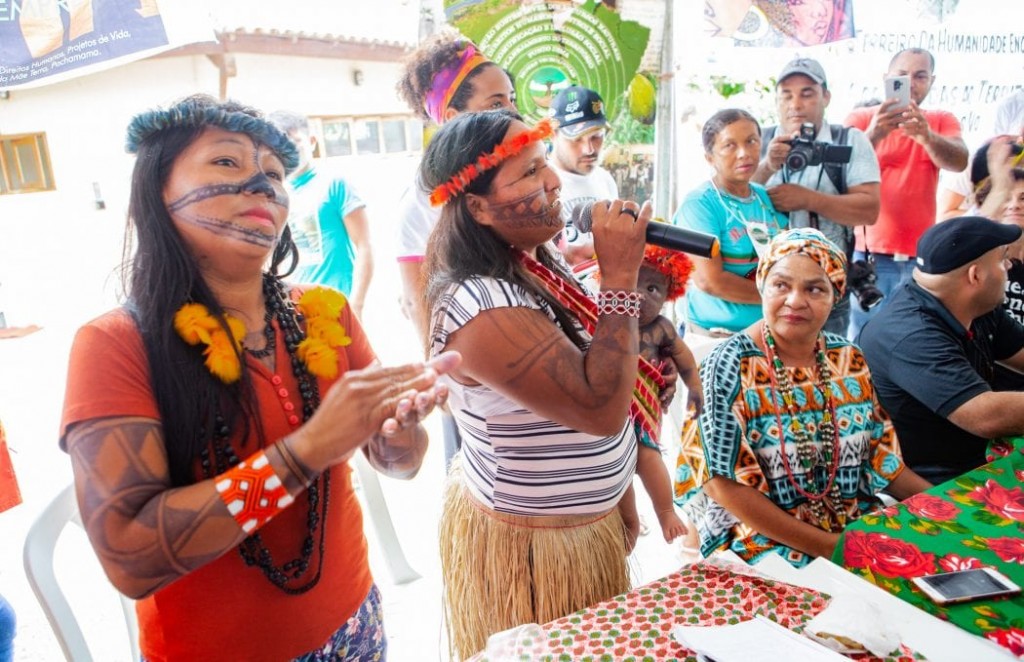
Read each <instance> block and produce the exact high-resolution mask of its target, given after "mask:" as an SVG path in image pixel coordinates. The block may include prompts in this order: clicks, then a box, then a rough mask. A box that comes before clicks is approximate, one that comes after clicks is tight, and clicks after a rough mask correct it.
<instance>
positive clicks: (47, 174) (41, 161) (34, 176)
mask: <svg viewBox="0 0 1024 662" xmlns="http://www.w3.org/2000/svg"><path fill="white" fill-rule="evenodd" d="M54 188H56V187H55V186H54V183H53V171H52V170H51V169H50V153H49V150H48V149H47V147H46V134H45V133H23V134H14V135H6V136H5V135H2V134H0V195H5V194H9V193H34V192H36V191H52V190H54Z"/></svg>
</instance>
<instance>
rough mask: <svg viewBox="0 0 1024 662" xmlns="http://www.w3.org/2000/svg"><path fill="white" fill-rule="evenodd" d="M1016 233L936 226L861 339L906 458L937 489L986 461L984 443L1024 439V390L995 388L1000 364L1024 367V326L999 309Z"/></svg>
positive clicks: (1010, 228) (989, 226) (976, 222)
mask: <svg viewBox="0 0 1024 662" xmlns="http://www.w3.org/2000/svg"><path fill="white" fill-rule="evenodd" d="M1020 236H1021V229H1020V228H1019V227H1017V226H1015V225H1003V224H1000V223H996V222H994V221H990V220H988V219H986V218H981V217H978V216H964V217H961V218H954V219H950V220H948V221H943V222H942V223H939V224H938V225H934V226H932V227H931V228H930V229H929V230H928V231H927V232H925V233H924V235H922V236H921V239H920V240H919V241H918V242H917V258H916V262H915V268H914V273H913V280H912V281H910V282H906V283H904V284H903V285H901V286H900V287H899V288H897V289H896V291H895V292H894V293H893V294H892V297H891V301H890V302H889V304H888V305H887V306H886V307H885V308H883V309H882V310H881V311H879V313H878V315H876V316H875V317H874V318H873V319H872V320H871V321H869V322H868V324H867V325H866V326H865V327H864V329H863V331H862V332H861V334H860V338H859V344H860V346H861V348H862V349H863V350H864V356H865V357H866V358H867V361H868V366H869V367H870V368H871V375H872V380H873V381H874V384H875V390H876V392H877V393H878V397H879V400H881V403H882V406H883V407H884V408H885V410H886V411H887V412H888V413H889V415H890V416H891V417H892V422H893V425H894V426H895V427H896V434H897V436H898V437H899V440H900V446H901V447H902V448H903V457H904V459H905V460H906V463H907V465H908V466H910V467H911V468H912V469H913V470H914V471H916V472H917V473H918V474H920V475H921V476H922V477H924V478H925V479H927V480H930V481H932V482H933V483H940V482H944V481H946V480H949V479H951V478H954V477H956V476H958V475H960V474H962V473H964V472H966V471H970V470H971V469H974V468H976V467H979V466H981V465H982V464H984V462H985V446H986V444H987V442H988V440H989V439H993V438H995V437H1003V436H1009V435H1018V434H1022V433H1024V393H1020V392H1015V391H1014V392H997V391H995V390H994V389H993V383H994V377H995V367H996V366H995V362H996V361H999V362H1000V363H1002V364H1004V365H1006V366H1009V367H1010V368H1013V369H1016V370H1024V326H1021V325H1020V324H1019V323H1018V322H1016V321H1015V320H1014V319H1013V318H1012V317H1010V316H1009V315H1007V314H1006V312H1005V311H1004V310H1002V309H1001V308H1000V304H1002V302H1003V292H1004V288H1005V285H1006V271H1007V268H1008V260H1007V259H1006V255H1007V249H1008V247H1009V245H1010V244H1012V243H1013V242H1015V241H1017V239H1019V238H1020Z"/></svg>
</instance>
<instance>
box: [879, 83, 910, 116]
mask: <svg viewBox="0 0 1024 662" xmlns="http://www.w3.org/2000/svg"><path fill="white" fill-rule="evenodd" d="M885 98H886V99H896V105H895V106H893V107H892V108H891V109H890V110H899V109H900V108H906V107H907V106H909V105H910V76H886V77H885Z"/></svg>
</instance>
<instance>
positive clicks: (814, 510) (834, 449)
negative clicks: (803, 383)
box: [761, 322, 846, 531]
mask: <svg viewBox="0 0 1024 662" xmlns="http://www.w3.org/2000/svg"><path fill="white" fill-rule="evenodd" d="M761 337H762V338H763V340H764V349H765V355H766V357H767V358H768V362H769V363H770V364H771V368H772V369H771V370H770V371H769V372H768V375H769V378H770V379H771V384H772V390H773V391H775V392H776V393H778V394H779V396H780V397H781V398H782V403H783V405H784V406H785V407H786V410H787V411H788V412H789V419H790V424H789V430H790V431H791V432H792V433H793V436H794V437H795V438H796V455H797V458H798V459H799V461H800V466H801V467H803V469H804V472H805V475H806V476H807V477H808V478H807V480H808V482H809V483H810V484H811V485H813V488H812V489H818V487H819V481H818V471H817V469H818V468H819V467H820V468H823V469H825V468H827V469H828V473H829V477H828V483H827V484H826V485H825V487H824V488H822V489H821V490H820V491H818V492H816V493H815V492H811V491H808V490H806V489H804V488H803V487H802V486H801V485H800V483H799V481H797V479H796V476H794V475H793V468H792V466H791V465H790V463H789V455H787V453H786V434H785V427H784V426H783V425H782V414H781V413H780V412H779V409H778V408H777V407H774V409H775V419H776V422H777V423H778V426H779V442H780V444H781V453H782V465H783V467H785V469H786V477H787V478H788V479H789V482H790V484H792V485H793V487H794V488H795V489H796V491H797V492H798V493H799V494H800V495H801V496H803V497H804V498H805V499H807V505H808V507H809V508H810V510H811V514H812V515H814V518H815V519H816V520H817V522H818V527H819V528H821V529H824V530H826V531H841V530H842V529H843V528H845V526H846V511H845V509H844V508H843V503H842V495H841V494H840V493H839V485H838V483H837V482H836V474H837V473H838V471H839V429H838V427H837V426H836V422H835V421H836V408H835V399H834V398H833V397H832V371H831V370H829V367H828V361H827V360H826V358H825V343H824V341H823V340H822V337H821V334H819V335H818V339H817V341H815V345H814V350H815V351H814V357H815V362H816V364H817V368H818V370H817V372H818V379H819V381H820V384H819V385H818V388H819V390H820V391H821V393H822V396H823V397H824V399H825V410H824V411H823V412H822V418H821V424H820V425H819V426H818V429H819V434H818V438H819V439H823V443H822V450H821V452H819V451H818V450H817V449H816V448H815V446H814V440H813V439H812V437H811V433H810V431H809V430H808V429H807V428H806V427H805V426H804V425H803V423H801V422H800V418H799V417H798V415H797V413H798V412H797V406H796V398H794V397H793V385H792V384H791V383H790V381H789V375H788V374H787V373H786V366H785V365H784V364H783V363H782V359H780V358H779V355H778V352H777V351H776V347H775V337H774V336H772V333H771V331H770V330H769V329H768V325H767V324H766V323H764V322H762V323H761ZM774 401H775V399H774V398H773V399H772V402H773V403H774ZM825 440H829V441H831V443H827V442H826V441H825ZM830 465H831V466H830ZM826 502H827V504H828V508H829V509H830V510H832V512H833V513H835V515H836V519H837V520H838V522H837V523H838V528H836V527H834V526H833V525H832V518H830V517H829V516H828V513H827V512H826Z"/></svg>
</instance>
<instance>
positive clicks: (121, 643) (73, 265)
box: [0, 158, 685, 662]
mask: <svg viewBox="0 0 1024 662" xmlns="http://www.w3.org/2000/svg"><path fill="white" fill-rule="evenodd" d="M414 166H415V160H413V159H409V158H402V159H392V160H382V162H381V163H380V164H371V165H370V166H366V167H364V166H363V164H360V168H359V169H358V170H356V169H355V168H353V169H352V173H353V174H352V176H351V177H352V179H353V180H354V181H355V183H356V185H357V186H359V189H360V191H361V193H362V194H363V198H364V199H365V200H366V201H367V204H368V212H369V214H370V218H371V222H372V223H373V232H372V236H373V242H374V247H375V255H376V264H377V267H376V273H375V276H374V280H373V284H372V286H371V291H370V296H369V299H368V302H367V305H366V311H365V320H364V324H365V326H366V328H367V331H368V334H369V337H370V339H371V342H372V343H373V345H374V348H375V349H376V351H377V353H378V355H379V356H380V358H381V360H382V361H383V362H385V363H397V362H403V361H409V360H415V359H417V358H418V356H419V347H418V343H417V342H416V341H415V339H414V336H413V331H412V326H411V325H410V324H409V322H408V321H406V320H405V319H404V318H403V317H402V315H401V312H400V310H399V308H398V294H399V292H400V283H399V279H398V272H397V268H396V267H395V260H394V254H395V247H394V245H393V244H394V238H395V237H396V236H397V230H396V227H397V223H396V221H395V214H394V208H395V205H396V204H397V200H398V196H399V194H400V192H401V190H402V189H404V186H405V182H408V181H410V179H411V173H412V169H413V167H414ZM396 182H397V183H396ZM109 213H110V215H111V216H112V217H113V216H115V215H116V214H123V212H117V211H111V212H109ZM119 238H120V221H118V220H117V219H116V218H108V219H106V220H104V222H103V226H102V227H101V228H100V231H90V232H77V233H75V234H70V233H69V234H68V235H67V236H64V237H60V236H56V237H52V238H49V240H50V241H51V242H52V245H51V248H52V249H53V250H55V251H58V252H59V253H66V254H68V255H78V256H82V259H81V260H75V261H73V262H70V261H69V262H68V263H67V266H65V267H60V266H59V265H60V264H62V263H58V266H57V269H58V270H61V271H63V273H62V274H58V277H60V278H64V279H70V280H69V281H68V282H69V286H70V285H73V286H74V288H75V291H76V292H80V291H81V292H88V293H89V295H88V296H74V297H68V299H67V300H66V301H61V302H59V305H57V304H55V305H54V307H53V308H52V310H48V314H50V316H49V317H47V318H46V319H24V318H23V316H20V315H19V301H18V298H17V296H14V297H12V296H10V295H8V296H7V297H6V298H5V299H4V306H5V307H7V308H6V312H7V320H8V323H9V324H12V325H15V324H16V325H19V326H28V325H29V324H32V323H38V324H40V325H41V326H42V327H43V328H42V330H40V331H38V332H35V333H32V334H29V335H25V336H21V337H8V338H0V375H2V379H0V420H3V422H4V426H5V427H6V428H7V435H8V443H9V445H10V448H11V451H12V454H13V461H14V465H15V470H16V472H17V474H18V478H19V482H20V484H21V489H22V492H23V495H24V504H23V505H21V506H19V507H17V508H14V509H13V510H10V511H8V512H6V513H3V514H0V594H2V595H4V596H5V597H6V598H7V599H8V600H9V601H10V602H11V603H12V604H13V605H14V608H15V610H16V612H17V615H18V619H19V627H18V636H17V638H16V640H15V649H16V650H15V659H16V660H59V659H61V651H60V649H59V647H58V645H57V643H56V640H55V639H54V636H53V634H52V632H51V630H50V628H49V625H48V623H47V622H46V619H45V617H44V615H43V613H42V611H41V609H40V608H39V606H38V604H37V602H36V600H35V597H34V595H33V593H32V591H31V589H30V588H29V586H28V583H27V581H26V579H25V575H24V571H23V567H22V560H21V555H22V545H23V542H24V537H25V534H26V532H27V531H28V528H29V526H30V525H31V523H32V521H33V520H34V519H35V517H36V516H37V515H38V513H39V512H40V511H41V510H42V509H43V508H44V507H45V506H46V504H48V503H49V502H50V500H51V499H52V498H53V497H54V496H55V495H56V494H57V493H59V492H60V491H61V489H62V488H63V487H65V486H66V485H67V484H68V483H69V482H70V481H71V469H70V463H69V462H68V459H67V456H66V455H65V454H64V453H63V452H61V451H60V450H59V449H58V447H57V436H58V426H59V422H60V411H61V406H62V402H63V395H64V380H65V371H66V365H67V354H68V348H69V347H70V343H71V340H72V337H73V334H74V330H75V329H76V328H77V327H78V326H79V325H80V324H81V323H83V322H84V321H86V320H88V319H90V318H91V317H93V316H95V315H96V314H98V313H99V312H101V311H103V310H105V309H107V308H109V307H111V306H113V305H115V303H116V298H115V295H114V292H115V291H116V290H115V283H116V281H115V279H112V278H111V272H112V268H113V266H114V264H116V260H117V258H118V257H119V255H120V244H119ZM0 239H2V237H0ZM60 242H64V244H61V243H60ZM73 242H75V243H74V244H73ZM82 242H86V243H84V244H83V243H82ZM90 242H91V243H90ZM85 256H87V258H88V259H85ZM54 267H55V264H54V263H53V262H51V261H48V262H46V263H45V264H40V266H39V269H40V273H25V272H19V273H17V274H10V273H8V274H6V277H5V283H4V285H5V286H8V288H7V289H8V291H9V292H11V291H13V292H15V293H17V292H19V291H20V292H30V291H31V284H32V283H33V282H34V279H36V278H38V277H41V276H44V275H45V276H46V277H49V278H53V277H54V273H53V269H54ZM43 272H45V274H44V273H43ZM12 276H13V280H12ZM71 280H73V281H75V282H74V283H72V282H71ZM27 307H28V306H27V305H26V306H24V307H23V308H22V310H24V309H25V308H27ZM33 309H38V308H37V307H34V308H33ZM682 390H683V389H682V388H681V389H680V391H682ZM684 396H685V393H680V394H679V395H678V396H677V398H682V397H684ZM427 427H428V429H429V431H430V434H431V439H433V440H440V421H439V418H438V417H436V416H434V417H431V418H430V419H429V420H428V422H427ZM675 438H676V435H675V427H674V425H673V424H672V423H669V424H667V425H666V430H665V439H664V440H665V441H666V442H670V441H671V440H674V439H675ZM669 458H671V454H670V455H669ZM668 461H670V459H669V460H668ZM442 480H443V452H442V448H441V444H440V443H433V444H432V445H431V447H430V451H429V452H428V454H427V458H426V461H425V464H424V466H423V469H422V470H421V472H420V474H419V476H417V477H416V478H415V479H414V480H412V481H408V482H402V481H395V480H390V479H387V478H382V479H381V483H382V485H383V490H384V493H385V496H386V498H387V502H388V504H389V506H390V509H391V515H392V517H393V520H394V523H395V527H396V529H397V531H398V535H399V538H400V541H401V544H402V546H403V548H404V550H405V553H406V555H407V557H408V559H409V562H410V564H411V565H412V567H413V568H414V569H415V570H416V571H418V573H419V574H420V575H422V578H421V579H418V580H416V581H414V582H411V583H408V584H404V585H396V584H394V583H393V582H392V580H391V577H390V576H389V573H388V569H387V567H386V565H385V563H384V561H383V558H382V556H381V551H380V545H379V544H378V541H377V540H376V538H375V536H374V531H373V528H372V526H371V525H370V523H369V522H367V536H368V538H369V540H370V553H371V565H372V566H373V569H374V573H375V576H376V578H377V581H378V584H379V585H380V588H381V591H382V593H383V596H384V610H385V619H386V628H387V632H388V638H389V641H390V655H389V657H390V659H392V660H398V661H404V660H434V659H447V656H446V653H445V652H446V651H447V647H446V642H445V636H444V633H443V630H442V627H441V617H440V613H441V581H440V568H439V560H438V551H437V519H438V513H439V508H440V495H441V485H442ZM636 487H637V491H638V494H640V496H639V497H638V503H639V505H640V509H641V512H642V513H644V514H645V519H646V521H647V522H648V523H650V524H651V532H650V534H649V535H647V536H644V537H641V539H640V541H639V543H638V545H637V549H636V551H635V553H634V554H633V556H632V557H631V565H632V569H633V579H634V585H639V584H642V583H646V582H649V581H652V580H654V579H657V578H659V577H661V576H664V575H665V574H668V573H669V572H671V571H672V570H674V569H675V568H676V567H678V566H679V565H680V563H681V557H680V555H679V552H678V548H677V547H674V546H669V545H667V544H666V543H665V542H664V540H663V539H662V538H661V535H660V531H659V530H658V527H657V520H656V519H655V517H654V514H653V510H652V509H651V506H650V502H649V501H648V500H647V499H646V497H645V496H644V494H643V490H642V487H641V485H640V483H639V481H637V483H636ZM56 566H57V568H58V578H59V579H60V581H61V583H62V585H63V586H64V587H65V588H66V590H67V592H68V594H69V599H70V601H71V603H72V608H73V609H74V610H75V612H76V615H77V617H78V619H79V620H80V622H81V623H82V627H83V630H84V631H85V634H86V638H87V640H88V642H89V645H90V648H91V651H92V654H93V658H94V659H96V660H103V661H110V662H114V661H121V660H129V659H130V655H129V651H128V646H127V643H126V642H127V637H126V634H125V630H124V625H123V622H122V621H121V614H120V606H119V602H118V600H117V598H116V596H115V594H114V592H113V589H112V588H111V587H110V586H109V584H107V583H106V580H105V578H104V577H103V574H102V571H101V569H100V567H99V564H98V562H97V561H96V560H95V557H94V556H93V554H92V550H91V548H90V547H89V545H88V541H87V540H86V539H85V535H84V533H82V531H81V530H80V529H78V528H77V527H69V528H68V529H67V531H66V532H65V535H64V536H63V538H62V539H61V541H60V544H59V545H58V549H57V556H56Z"/></svg>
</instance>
